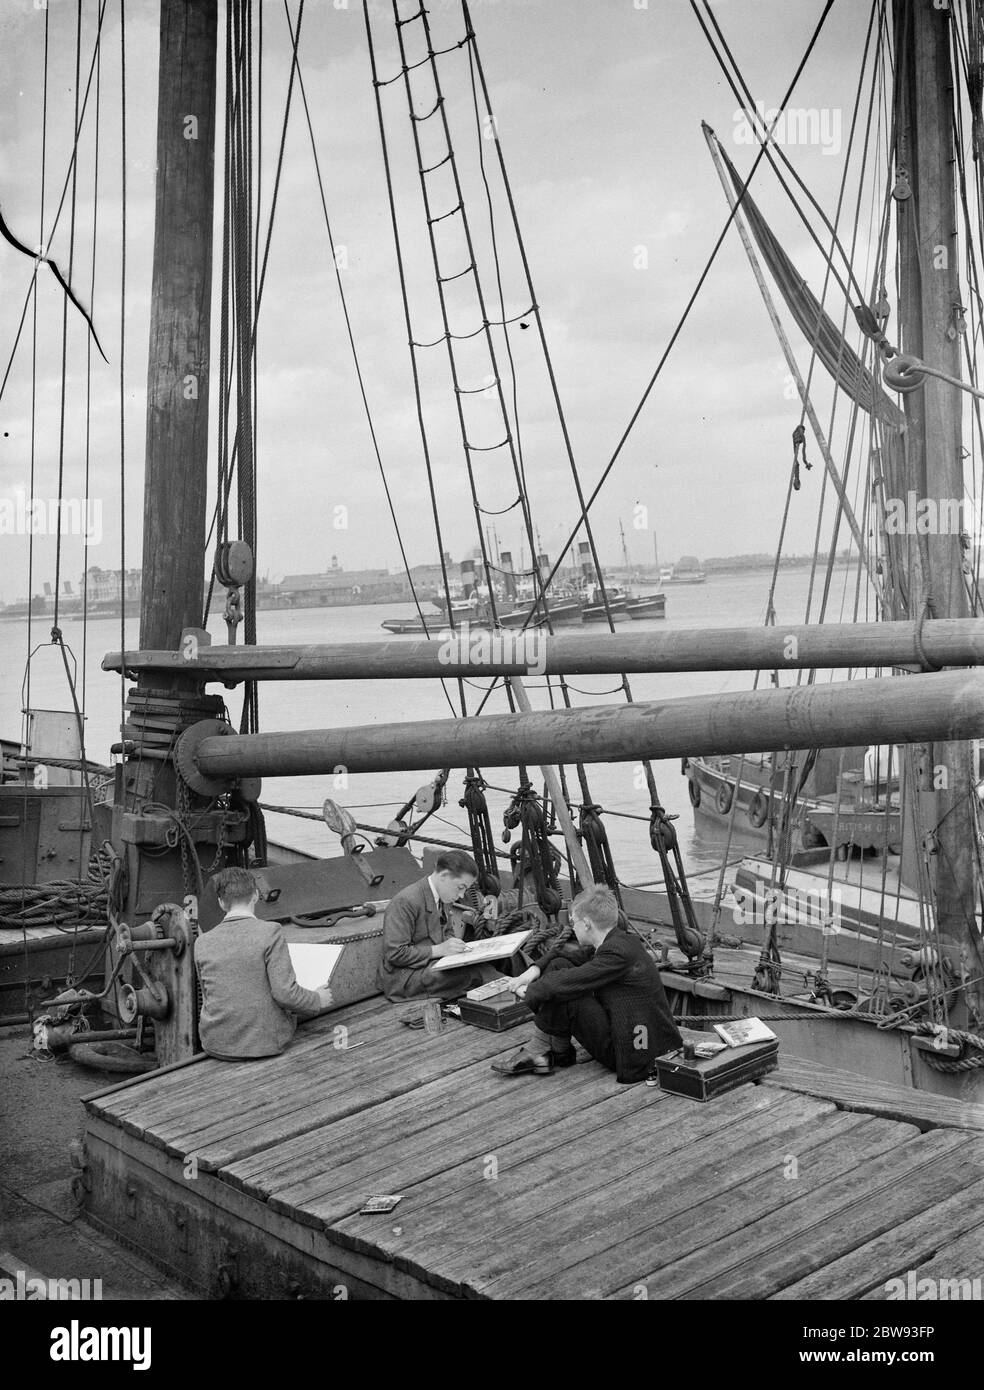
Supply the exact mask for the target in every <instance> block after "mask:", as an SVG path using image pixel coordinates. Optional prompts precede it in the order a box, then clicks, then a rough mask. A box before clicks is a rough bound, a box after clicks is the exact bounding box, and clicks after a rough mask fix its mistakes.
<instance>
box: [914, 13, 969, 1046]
mask: <svg viewBox="0 0 984 1390" xmlns="http://www.w3.org/2000/svg"><path fill="white" fill-rule="evenodd" d="M952 22H953V21H952V15H951V14H950V12H949V8H948V7H943V8H940V7H939V6H937V5H935V4H934V3H933V0H896V3H895V9H894V24H895V53H896V55H897V68H896V85H897V90H898V97H899V100H898V102H897V112H898V139H897V146H896V164H897V174H898V175H899V176H902V175H905V176H906V178H907V180H908V183H909V185H910V188H911V195H910V196H908V197H902V198H900V199H898V200H897V201H896V205H895V207H896V214H895V215H896V218H897V222H898V229H899V270H900V276H899V284H900V304H899V322H900V324H901V328H902V333H903V341H902V344H901V347H902V350H903V352H906V353H912V354H914V355H915V356H917V357H919V358H921V359H922V360H924V361H925V362H926V363H927V365H929V366H932V367H935V368H939V369H942V370H943V371H945V372H948V373H950V374H951V375H952V376H956V377H959V376H961V374H962V373H961V328H962V314H961V312H960V304H961V298H960V279H959V264H958V262H959V248H958V245H957V209H956V190H955V186H954V173H955V170H954V152H953V83H954V78H953V69H952V64H951V57H950V43H951V29H952ZM904 191H905V190H904V188H903V189H897V192H904ZM904 405H905V415H906V423H907V432H906V440H907V444H906V465H907V473H908V476H907V477H906V478H905V483H904V486H905V488H906V489H907V490H908V489H912V490H914V491H915V494H916V497H917V498H918V499H919V503H920V504H921V503H922V502H923V500H924V499H925V500H926V501H928V502H929V503H931V504H932V510H933V514H934V515H935V516H936V517H937V518H938V519H942V518H943V517H947V518H948V521H947V525H946V526H945V527H944V526H943V525H942V524H941V525H939V526H938V527H937V528H936V534H930V535H926V536H921V537H918V538H916V540H914V541H912V542H911V543H910V545H909V551H908V558H909V566H908V569H909V574H908V578H909V593H910V610H909V611H910V616H912V617H913V618H919V617H920V616H921V615H922V614H924V613H925V614H928V615H929V616H930V617H931V618H932V619H933V620H939V619H942V618H961V617H963V616H964V615H965V614H966V613H967V607H968V605H967V594H966V589H965V587H964V576H963V572H962V549H961V542H960V536H959V534H955V533H954V528H953V526H952V521H950V520H949V518H950V517H951V516H952V509H953V508H954V507H956V508H957V515H958V516H960V515H962V507H963V502H964V497H965V489H964V480H963V460H962V449H961V412H962V398H961V393H960V391H959V390H958V389H957V388H956V387H954V386H951V385H948V384H947V383H946V382H942V381H939V380H937V379H935V378H933V377H926V378H925V379H924V382H923V385H922V386H921V387H920V388H919V389H918V390H915V391H909V392H906V393H905V395H904ZM908 500H909V499H908V498H906V501H907V502H908ZM960 529H961V528H960V526H959V525H958V526H957V527H956V531H957V532H959V530H960ZM930 626H932V623H929V622H927V623H926V624H925V626H924V631H925V628H926V627H930ZM978 732H979V731H978ZM935 739H936V741H935V742H934V744H933V745H932V746H927V747H925V748H920V749H917V750H915V754H914V761H915V772H916V783H917V786H918V788H919V792H920V796H919V802H918V813H919V814H918V821H917V837H916V839H917V843H919V842H923V843H925V844H926V846H927V848H928V849H929V852H930V858H929V864H930V872H931V875H932V884H933V890H934V897H935V917H936V924H937V927H938V930H939V933H940V938H941V942H942V945H943V948H944V950H945V951H947V952H948V954H950V955H951V957H952V958H953V963H954V964H955V965H956V964H958V962H959V965H960V968H961V969H962V970H963V971H964V972H965V973H966V974H967V975H968V976H971V977H974V978H976V979H977V980H978V981H979V979H980V976H981V974H982V973H984V951H982V947H981V940H980V936H979V933H978V932H977V929H976V925H975V909H976V903H975V892H974V886H975V869H976V865H975V844H976V827H975V821H974V810H973V805H972V796H973V791H972V785H971V758H970V750H969V749H968V748H967V746H966V745H958V744H955V743H953V742H951V741H948V740H947V737H946V735H945V734H943V733H941V734H938V735H936V736H935ZM923 837H926V838H925V840H924V838H923ZM919 852H920V853H921V852H922V848H921V846H920V849H919ZM968 996H969V997H968V998H967V999H966V1000H957V1001H955V1007H954V1008H953V1009H952V1010H951V1013H950V1018H951V1020H952V1021H954V1022H956V1023H957V1025H958V1026H960V1024H961V1023H962V1022H965V1021H966V1020H967V1016H968V1015H967V1005H968V1004H969V1006H970V1013H971V1016H972V1021H973V1022H974V1023H975V1025H976V1026H979V1025H980V1024H981V1023H982V1021H984V987H982V985H981V984H980V983H977V984H975V985H974V986H973V987H972V988H971V989H970V990H969V991H968ZM975 1015H976V1017H973V1016H975Z"/></svg>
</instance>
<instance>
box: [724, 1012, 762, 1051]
mask: <svg viewBox="0 0 984 1390" xmlns="http://www.w3.org/2000/svg"><path fill="white" fill-rule="evenodd" d="M714 1031H715V1033H717V1034H718V1036H719V1037H721V1038H723V1039H724V1041H725V1042H726V1043H727V1044H728V1046H729V1047H744V1046H745V1045H746V1043H754V1042H773V1041H774V1040H775V1036H776V1035H775V1033H773V1031H772V1029H771V1028H769V1027H768V1026H767V1025H766V1024H765V1023H763V1022H762V1020H761V1019H760V1018H739V1019H735V1021H734V1022H732V1023H715V1024H714Z"/></svg>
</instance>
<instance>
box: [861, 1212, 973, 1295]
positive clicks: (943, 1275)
mask: <svg viewBox="0 0 984 1390" xmlns="http://www.w3.org/2000/svg"><path fill="white" fill-rule="evenodd" d="M906 1273H907V1271H905V1272H902V1273H901V1274H900V1275H899V1276H897V1277H901V1278H903V1279H905V1278H906ZM914 1273H915V1276H916V1281H917V1287H916V1296H917V1298H918V1297H919V1296H920V1294H922V1297H923V1298H925V1297H926V1291H925V1290H920V1289H919V1288H918V1281H919V1280H920V1279H927V1278H928V1279H932V1280H933V1281H934V1283H935V1284H936V1286H937V1287H936V1289H935V1291H934V1292H935V1293H936V1299H935V1300H934V1301H935V1302H940V1301H943V1300H945V1301H947V1302H956V1301H963V1300H965V1299H966V1300H967V1301H973V1302H978V1303H979V1302H980V1301H981V1299H982V1295H984V1226H975V1227H974V1229H973V1230H971V1231H967V1232H966V1233H965V1234H964V1235H963V1236H961V1237H960V1239H959V1240H955V1241H953V1242H951V1243H948V1244H946V1245H943V1246H941V1247H940V1249H939V1250H937V1251H936V1254H935V1255H934V1256H933V1258H932V1259H929V1260H926V1261H925V1262H924V1263H923V1264H921V1265H920V1266H919V1267H918V1269H916V1270H915V1271H914ZM954 1279H959V1280H970V1285H971V1287H970V1289H967V1287H966V1286H964V1288H962V1289H961V1290H959V1291H957V1292H954V1291H953V1285H952V1282H949V1281H952V1280H954ZM944 1281H948V1286H947V1290H946V1292H945V1293H944V1292H943V1288H942V1286H943V1284H944ZM907 1283H908V1281H907ZM888 1296H889V1295H888V1291H887V1290H886V1289H885V1288H884V1286H883V1287H882V1288H881V1289H880V1290H878V1291H872V1292H871V1293H869V1294H866V1295H865V1297H866V1299H869V1300H872V1299H885V1298H888Z"/></svg>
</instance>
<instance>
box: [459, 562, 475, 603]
mask: <svg viewBox="0 0 984 1390" xmlns="http://www.w3.org/2000/svg"><path fill="white" fill-rule="evenodd" d="M461 592H462V593H463V594H464V596H465V598H471V596H472V594H473V593H474V592H475V561H474V560H462V562H461Z"/></svg>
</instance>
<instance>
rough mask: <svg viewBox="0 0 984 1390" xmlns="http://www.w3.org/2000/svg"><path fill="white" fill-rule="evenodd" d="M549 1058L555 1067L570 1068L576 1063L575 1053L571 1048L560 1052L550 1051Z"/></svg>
mask: <svg viewBox="0 0 984 1390" xmlns="http://www.w3.org/2000/svg"><path fill="white" fill-rule="evenodd" d="M550 1056H551V1059H552V1061H553V1064H554V1066H555V1067H572V1066H574V1064H575V1062H576V1061H577V1051H576V1049H575V1048H573V1047H566V1048H564V1050H563V1051H562V1052H557V1051H556V1050H554V1049H551V1052H550Z"/></svg>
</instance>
